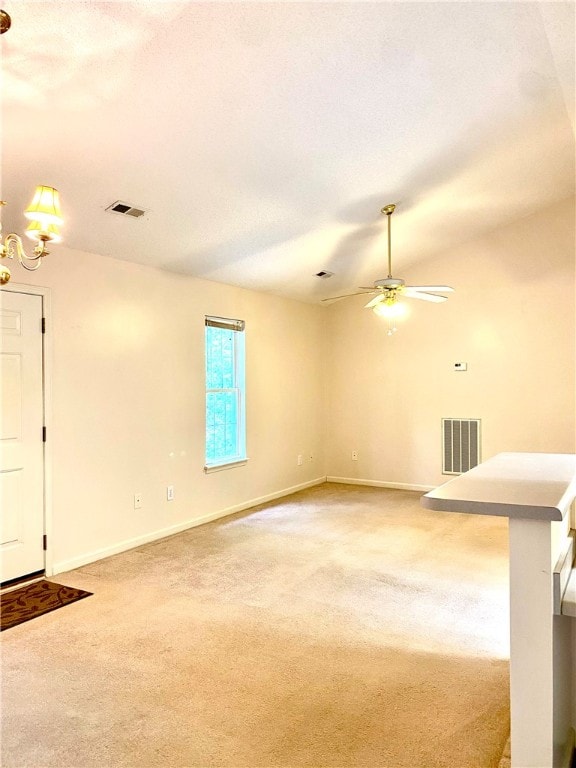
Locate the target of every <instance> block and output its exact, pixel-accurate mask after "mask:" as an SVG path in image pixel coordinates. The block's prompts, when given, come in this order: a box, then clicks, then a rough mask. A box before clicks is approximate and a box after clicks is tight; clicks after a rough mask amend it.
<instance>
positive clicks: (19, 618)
mask: <svg viewBox="0 0 576 768" xmlns="http://www.w3.org/2000/svg"><path fill="white" fill-rule="evenodd" d="M91 594H92V593H91V592H85V591H84V590H82V589H75V588H74V587H65V586H64V585H63V584H56V583H55V582H53V581H45V580H44V579H41V580H40V581H35V582H34V583H33V584H26V585H24V586H22V587H18V588H17V589H12V590H9V591H7V592H4V593H3V594H2V595H0V631H1V632H3V631H4V630H5V629H10V627H15V626H17V625H18V624H23V623H24V622H25V621H30V619H35V618H37V617H38V616H43V615H44V614H45V613H49V612H50V611H55V610H56V609H57V608H63V607H64V606H65V605H69V604H70V603H75V602H76V600H82V598H84V597H90V595H91Z"/></svg>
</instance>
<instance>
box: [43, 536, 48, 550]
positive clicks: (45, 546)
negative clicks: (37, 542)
mask: <svg viewBox="0 0 576 768" xmlns="http://www.w3.org/2000/svg"><path fill="white" fill-rule="evenodd" d="M42 549H43V550H44V552H46V550H47V549H48V536H46V534H44V536H42Z"/></svg>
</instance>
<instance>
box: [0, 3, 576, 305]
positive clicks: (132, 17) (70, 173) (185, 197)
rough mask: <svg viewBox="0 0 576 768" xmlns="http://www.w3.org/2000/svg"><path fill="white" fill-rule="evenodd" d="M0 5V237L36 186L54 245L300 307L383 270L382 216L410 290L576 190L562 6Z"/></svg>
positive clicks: (19, 225) (570, 73)
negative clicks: (457, 252) (502, 227)
mask: <svg viewBox="0 0 576 768" xmlns="http://www.w3.org/2000/svg"><path fill="white" fill-rule="evenodd" d="M3 7H4V8H5V9H6V10H7V11H8V12H9V13H10V15H11V16H12V28H11V29H10V30H9V32H8V33H6V34H5V35H3V36H2V75H3V82H2V94H3V95H2V118H3V123H2V196H3V198H4V199H7V200H8V201H9V204H10V205H9V207H8V208H6V209H5V210H4V228H5V231H12V230H14V229H15V230H16V231H18V232H21V231H22V230H23V229H24V226H25V225H24V219H23V217H22V215H21V211H22V209H23V208H24V207H26V205H27V204H28V202H29V199H30V197H31V194H32V191H33V189H34V186H35V185H36V184H38V183H43V184H49V185H53V186H55V187H57V188H58V189H59V190H60V195H61V201H62V206H63V209H64V213H65V219H66V221H65V228H64V230H63V234H64V238H65V244H66V245H69V246H70V247H73V248H78V249H81V250H85V251H92V252H95V253H100V254H105V255H109V256H113V257H115V258H120V259H126V260H129V261H135V262H141V263H143V264H150V265H155V266H159V267H163V268H165V269H169V270H174V271H178V272H184V273H188V274H192V275H196V276H200V277H204V278H208V279H211V280H217V281H221V282H226V283H232V284H238V285H242V286H246V287H250V288H255V289H258V290H264V291H270V292H272V293H276V294H280V295H285V296H290V297H293V298H297V299H302V300H305V301H317V300H319V299H320V298H323V297H326V296H330V295H334V294H338V293H342V292H346V291H347V290H349V289H350V290H354V288H355V287H356V286H358V285H366V284H368V285H369V284H371V283H372V282H373V281H374V280H375V279H377V278H380V277H384V276H385V273H386V264H385V262H386V258H385V257H386V252H385V247H386V238H385V223H386V222H385V220H384V217H382V216H381V215H380V213H379V211H380V208H381V207H382V206H383V205H385V204H386V203H390V202H396V203H397V204H398V209H397V213H396V214H395V215H394V228H393V253H394V267H395V268H394V272H395V274H396V275H398V276H402V269H403V267H408V266H409V265H410V266H411V267H412V271H411V274H412V276H414V277H415V278H417V276H418V269H417V267H416V264H417V263H419V262H424V261H425V260H427V259H430V258H431V257H433V256H434V255H435V254H438V253H439V252H441V251H443V250H445V249H447V248H450V247H452V246H454V245H456V244H458V243H461V242H463V241H466V240H469V239H471V238H473V237H475V236H477V235H478V234H480V233H481V232H483V231H486V230H491V229H493V228H494V227H496V226H498V225H499V224H501V223H505V222H508V221H512V220H514V219H517V218H519V217H522V216H525V215H528V214H530V213H532V212H533V211H535V210H537V209H538V208H539V207H540V206H543V205H549V204H552V203H553V202H554V201H558V200H561V199H564V198H566V197H568V196H569V195H570V194H573V193H574V146H575V142H574V70H575V63H574V50H575V39H574V13H575V6H574V3H570V2H560V3H530V2H504V3H500V2H481V3H476V2H454V3H441V2H419V3H411V2H381V3H380V2H376V3H363V2H354V3H336V2H323V3H307V2H296V3H287V2H271V3H256V2H246V3H244V2H233V3H223V2H207V3H195V2H183V3H171V2H155V1H154V0H149V1H148V2H102V3H91V2H74V1H70V2H58V1H57V0H51V2H34V3H29V2H25V1H23V0H17V2H9V0H4V3H3ZM116 200H122V201H125V202H127V203H129V204H132V205H135V206H138V207H141V208H144V209H145V210H146V211H147V213H146V216H144V217H142V218H140V219H130V218H125V217H121V216H118V215H113V214H110V213H107V212H106V211H105V209H106V207H107V206H109V205H110V204H111V203H113V202H115V201H116ZM56 252H57V249H56V248H55V249H54V251H53V253H54V258H56ZM320 270H329V271H331V272H334V273H335V275H334V277H332V278H330V279H329V280H324V281H323V280H319V279H318V278H316V277H315V276H314V275H315V273H316V272H318V271H320ZM426 278H427V280H434V281H435V282H437V281H442V282H445V281H448V282H449V281H450V275H445V274H442V275H434V274H431V273H430V271H428V272H427V274H426Z"/></svg>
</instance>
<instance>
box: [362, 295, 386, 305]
mask: <svg viewBox="0 0 576 768" xmlns="http://www.w3.org/2000/svg"><path fill="white" fill-rule="evenodd" d="M384 298H385V297H384V294H383V293H381V294H380V296H376V298H375V299H372V301H369V302H368V304H364V309H372V307H375V306H376V305H377V304H380V303H381V302H382V301H384Z"/></svg>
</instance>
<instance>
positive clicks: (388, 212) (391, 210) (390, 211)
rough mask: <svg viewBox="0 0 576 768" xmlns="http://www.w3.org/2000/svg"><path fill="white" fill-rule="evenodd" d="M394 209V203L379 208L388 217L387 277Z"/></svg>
mask: <svg viewBox="0 0 576 768" xmlns="http://www.w3.org/2000/svg"><path fill="white" fill-rule="evenodd" d="M395 210H396V206H395V205H394V203H390V205H385V206H384V208H382V210H381V213H385V214H386V216H387V217H388V279H390V278H391V277H392V214H393V213H394V211H395Z"/></svg>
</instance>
